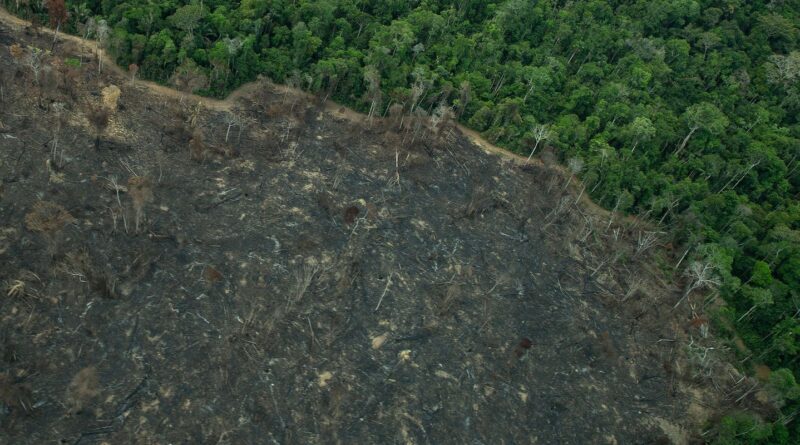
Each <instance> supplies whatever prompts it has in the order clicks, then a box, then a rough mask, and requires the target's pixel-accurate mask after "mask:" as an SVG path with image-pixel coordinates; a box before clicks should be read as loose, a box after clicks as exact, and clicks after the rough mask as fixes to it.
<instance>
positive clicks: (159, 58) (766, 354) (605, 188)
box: [4, 0, 800, 443]
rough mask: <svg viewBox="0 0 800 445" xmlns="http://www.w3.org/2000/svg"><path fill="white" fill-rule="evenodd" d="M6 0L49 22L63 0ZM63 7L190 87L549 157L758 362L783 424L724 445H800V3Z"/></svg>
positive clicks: (631, 0) (723, 430)
mask: <svg viewBox="0 0 800 445" xmlns="http://www.w3.org/2000/svg"><path fill="white" fill-rule="evenodd" d="M4 3H5V6H6V7H7V8H9V9H10V10H11V11H14V12H16V13H17V14H19V15H20V16H23V17H27V18H38V20H39V21H40V22H41V23H47V22H48V21H49V17H48V10H47V7H48V3H57V2H31V1H30V0H4ZM66 3H67V10H68V12H69V17H68V19H67V21H66V22H65V23H64V24H63V25H62V29H64V30H66V31H69V32H72V33H75V34H80V35H83V36H86V37H89V38H95V39H98V40H99V41H100V43H101V44H102V45H104V46H105V47H106V48H107V49H108V50H110V52H111V54H113V55H114V56H115V57H116V58H117V61H118V62H119V63H120V64H121V65H123V66H128V65H130V64H136V65H137V66H138V67H139V75H140V76H143V77H145V78H148V79H152V80H156V81H159V82H163V83H165V84H173V85H175V86H177V87H179V88H182V89H184V90H193V91H196V92H199V93H201V94H207V95H213V96H222V95H224V94H225V93H226V92H228V91H230V90H231V89H233V88H235V87H236V86H238V85H240V84H242V83H244V82H247V81H251V80H253V79H255V78H256V76H257V75H258V74H263V75H266V76H267V77H269V78H271V79H273V80H274V81H276V82H283V83H289V84H292V85H295V86H299V87H302V88H304V89H307V90H311V91H313V92H317V93H319V94H321V95H324V96H330V97H332V98H334V99H335V100H337V101H339V102H342V103H346V104H349V105H351V106H354V107H356V108H358V109H361V110H363V111H365V112H366V111H369V112H372V113H383V112H385V111H386V110H388V109H389V108H391V107H392V106H395V110H397V109H398V106H402V107H403V108H402V109H403V110H404V112H407V113H418V114H424V113H428V114H433V113H436V112H441V110H442V109H443V108H444V107H442V106H441V105H443V104H444V105H447V106H450V107H451V108H452V110H453V113H454V114H455V116H457V118H458V119H459V120H460V121H461V122H463V123H464V124H466V125H468V126H470V127H472V128H474V129H476V130H479V131H481V132H482V133H483V134H484V135H485V136H486V137H487V138H489V139H490V140H492V141H495V142H496V143H498V144H500V145H503V146H505V147H508V148H509V149H511V150H514V151H517V152H519V153H521V154H523V155H529V154H530V153H531V151H533V150H534V149H537V150H538V151H537V153H535V154H534V156H535V155H537V154H538V152H541V151H542V150H541V147H543V146H552V147H555V148H556V150H557V152H558V154H559V156H560V157H561V158H562V160H563V161H565V162H566V163H568V165H569V166H570V168H572V169H573V171H574V172H576V173H578V174H579V175H580V177H581V178H582V179H583V183H584V184H585V186H586V192H587V193H589V194H590V195H591V196H592V197H593V198H594V200H595V201H597V202H599V203H601V204H602V205H604V206H605V207H607V208H609V209H616V210H618V211H623V212H629V213H633V214H637V215H642V216H645V217H647V218H649V219H650V220H652V221H654V222H658V223H659V224H661V225H662V226H663V228H664V231H665V234H664V235H663V241H664V242H671V243H672V244H673V245H675V246H680V247H676V249H678V252H677V254H676V257H679V258H681V257H682V259H683V260H682V262H681V264H680V266H679V268H678V271H679V272H676V273H680V271H685V274H684V275H685V281H686V282H687V283H688V284H687V286H690V287H691V286H694V287H704V288H705V291H706V292H707V293H708V294H709V296H710V297H709V298H715V297H716V296H719V297H721V298H722V301H724V304H715V305H712V306H713V307H715V308H717V309H714V311H715V316H714V320H715V322H714V324H713V326H714V327H715V328H716V329H717V330H718V331H722V332H723V333H722V334H721V337H723V338H729V339H730V345H731V349H732V350H733V351H735V352H736V354H737V359H738V360H739V361H740V362H739V363H740V366H741V368H742V369H743V370H744V371H746V372H752V371H753V370H754V369H755V367H756V366H764V365H765V366H767V367H769V369H770V370H771V374H770V377H769V379H770V382H769V383H768V385H771V388H773V389H774V390H776V391H779V392H780V399H782V400H779V401H778V405H779V406H782V408H781V409H780V412H779V413H777V415H775V416H774V417H773V418H770V419H765V420H764V421H756V420H754V419H755V418H754V417H752V416H749V415H747V414H741V415H738V414H733V415H730V416H728V417H726V418H725V419H724V420H723V421H722V423H721V425H719V426H718V428H717V430H718V434H717V438H716V440H717V441H718V443H800V421H798V420H795V418H796V416H797V414H798V410H799V409H800V386H798V384H797V383H796V378H797V377H798V376H800V362H798V357H799V355H798V352H800V338H799V336H800V318H799V317H800V204H798V191H799V190H800V174H798V170H799V168H798V165H799V164H798V161H800V159H798V158H800V49H798V41H800V30H798V26H800V1H798V0H773V1H762V0H753V1H745V0H626V1H621V0H613V1H597V0H588V1H566V0H539V1H536V0H508V1H485V0H383V1H376V0H316V1H311V0H242V1H232V0H199V1H195V2H186V1H175V0H123V1H111V0H102V1H99V0H89V1H67V2H66ZM51 7H52V6H51ZM56 25H57V23H56ZM437 110H438V111H437ZM684 253H686V254H685V256H684ZM673 266H674V265H669V266H667V267H669V268H670V269H671V268H672V267H673ZM720 308H721V309H720ZM762 369H763V368H762Z"/></svg>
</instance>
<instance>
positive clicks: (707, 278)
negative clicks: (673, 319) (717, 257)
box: [673, 259, 721, 309]
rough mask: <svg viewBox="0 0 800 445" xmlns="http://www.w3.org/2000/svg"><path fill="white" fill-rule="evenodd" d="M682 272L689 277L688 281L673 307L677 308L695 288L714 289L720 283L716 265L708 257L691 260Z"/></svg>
mask: <svg viewBox="0 0 800 445" xmlns="http://www.w3.org/2000/svg"><path fill="white" fill-rule="evenodd" d="M683 274H684V276H686V277H687V278H688V279H689V283H688V284H687V286H686V289H685V290H684V292H683V296H682V297H681V298H680V300H678V302H677V303H675V306H673V309H675V308H677V307H678V306H679V305H680V304H681V303H682V302H683V300H685V299H686V297H688V296H689V294H691V293H692V292H694V291H695V290H697V289H703V288H709V289H716V288H717V287H719V286H720V284H721V282H720V280H719V276H718V274H717V266H716V265H715V264H713V263H712V262H711V261H710V260H708V259H706V260H702V261H693V262H692V263H691V264H689V267H688V268H686V270H685V271H684V272H683Z"/></svg>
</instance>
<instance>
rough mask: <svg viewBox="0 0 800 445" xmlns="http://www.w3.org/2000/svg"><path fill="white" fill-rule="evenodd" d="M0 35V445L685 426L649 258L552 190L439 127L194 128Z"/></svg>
mask: <svg viewBox="0 0 800 445" xmlns="http://www.w3.org/2000/svg"><path fill="white" fill-rule="evenodd" d="M0 35H1V36H2V39H0V42H2V43H3V47H2V48H0V71H1V72H2V75H0V82H2V85H0V87H2V91H3V95H2V100H3V104H2V107H0V108H1V109H2V110H4V111H2V112H0V175H1V176H2V185H0V187H2V189H0V278H2V284H3V286H4V287H3V294H2V297H1V298H0V348H2V354H0V407H2V409H0V422H2V429H0V441H2V442H4V443H17V444H23V443H30V444H39V443H71V444H74V443H82V444H88V443H103V442H106V443H231V444H238V443H509V444H510V443H570V444H580V443H609V444H612V443H625V444H630V443H642V444H644V443H670V442H675V443H680V442H681V441H682V440H685V439H686V437H688V435H689V434H691V433H692V432H694V431H696V429H697V427H698V424H697V422H699V421H702V419H703V418H704V416H706V415H707V413H706V411H707V409H706V407H704V406H703V403H702V400H698V396H697V395H698V394H703V392H702V386H700V385H699V383H698V382H699V380H698V378H699V377H698V375H699V374H701V373H702V372H704V370H705V368H703V367H704V366H709V365H708V363H699V364H698V363H694V364H693V365H691V366H690V363H689V362H690V361H691V359H692V357H687V356H686V354H687V352H686V351H687V349H686V347H685V345H686V343H687V342H688V338H689V336H690V335H694V336H696V337H697V338H701V336H700V334H699V330H700V328H702V326H701V325H700V326H692V325H690V324H689V323H688V320H689V319H690V315H689V314H687V313H683V312H682V311H684V310H685V309H684V308H683V306H682V307H681V308H680V309H679V310H673V305H674V304H675V303H676V302H677V301H678V300H679V298H680V297H681V292H680V291H679V290H677V289H673V288H671V287H669V286H667V285H666V284H663V283H664V282H663V281H659V278H658V277H659V276H660V275H661V273H662V272H660V271H659V270H658V267H657V265H658V264H659V261H660V260H659V258H662V257H663V253H661V252H660V250H661V248H660V247H659V244H658V242H657V237H656V236H655V234H654V233H653V232H651V231H649V229H648V228H647V227H646V226H645V225H644V224H643V223H641V222H637V221H634V220H630V219H624V218H621V217H619V216H615V215H612V214H608V213H605V212H600V211H598V210H597V209H593V208H592V207H590V206H587V205H585V204H584V202H583V201H582V199H583V198H582V197H581V196H580V195H581V191H580V189H579V188H577V187H576V185H575V181H574V180H571V179H570V177H569V176H568V175H565V174H564V173H563V172H562V171H561V170H559V169H557V168H554V167H552V166H548V165H543V164H541V163H531V164H528V165H525V164H520V163H519V162H517V161H515V160H510V159H507V158H502V157H499V156H497V155H494V154H488V153H485V152H484V151H482V150H480V149H479V148H477V147H476V146H475V145H473V143H472V142H471V141H470V140H469V139H468V138H467V137H465V136H464V135H463V134H462V133H460V132H459V131H458V129H457V128H456V127H454V126H452V125H451V124H450V123H449V122H448V120H447V118H446V115H443V114H441V113H440V114H437V113H435V112H434V113H432V116H433V118H432V117H427V116H422V115H414V116H411V117H408V116H407V117H405V118H399V117H389V118H386V119H378V118H375V119H372V120H367V119H366V118H364V119H363V121H362V122H354V121H353V119H352V118H349V119H348V118H346V116H345V115H346V113H342V112H339V111H330V110H329V108H330V107H327V108H326V107H325V106H324V105H322V104H320V103H318V102H315V101H313V100H310V99H309V98H308V97H306V96H303V95H299V94H292V93H287V92H286V91H285V89H278V88H276V87H273V86H272V85H270V84H269V83H267V82H260V83H258V84H257V85H255V86H254V87H251V88H250V90H251V93H250V94H243V95H240V97H238V98H237V99H236V100H235V101H232V105H231V107H230V108H228V109H224V107H210V106H207V104H204V103H199V102H198V99H197V98H196V97H195V96H191V95H181V94H179V93H176V94H174V95H173V96H166V95H162V94H156V93H155V92H154V91H153V90H152V89H151V88H149V87H148V86H147V85H146V84H144V83H136V84H132V82H131V81H130V80H129V79H128V78H126V77H123V74H122V73H119V72H116V71H114V69H115V68H114V67H110V66H107V65H106V66H105V67H104V70H105V71H99V70H98V68H97V66H96V62H93V57H92V55H91V54H89V53H88V52H87V50H85V49H84V48H82V47H79V46H77V45H75V44H73V43H70V42H61V43H59V44H58V45H57V47H56V50H55V54H41V56H31V54H33V53H35V51H36V50H35V49H33V48H34V47H40V48H47V47H48V45H49V43H48V42H49V37H48V36H43V37H41V38H38V37H36V36H34V35H32V34H31V33H30V32H28V33H27V34H26V33H23V32H21V31H19V32H15V31H12V30H10V29H9V28H0ZM15 45H16V46H15ZM12 47H13V48H15V49H14V50H10V48H12ZM34 59H36V60H34ZM76 60H77V61H79V65H80V66H76V65H75V63H74V61H76ZM34 64H38V66H36V67H35V69H36V76H34V75H33V74H32V70H33V69H34V67H33V65H34ZM112 85H115V87H114V88H117V92H115V91H114V89H113V88H111V86H112ZM115 95H116V97H115ZM643 239H644V240H645V241H646V242H642V240H643ZM666 268H671V265H670V266H666ZM659 283H661V284H659ZM686 311H687V312H688V310H686ZM684 320H687V321H686V322H684ZM692 330H693V331H692ZM706 352H707V351H706ZM733 372H735V371H733ZM693 394H694V395H693Z"/></svg>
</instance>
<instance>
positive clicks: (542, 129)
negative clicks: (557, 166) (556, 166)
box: [525, 124, 551, 162]
mask: <svg viewBox="0 0 800 445" xmlns="http://www.w3.org/2000/svg"><path fill="white" fill-rule="evenodd" d="M550 136H551V133H550V128H549V127H548V126H547V125H544V124H537V125H535V126H534V127H533V138H534V139H535V140H536V143H535V144H534V145H533V149H532V150H531V154H529V155H528V159H527V160H526V161H525V162H531V158H532V157H533V154H534V153H536V149H537V148H538V147H539V144H540V143H541V142H542V141H546V140H548V139H550Z"/></svg>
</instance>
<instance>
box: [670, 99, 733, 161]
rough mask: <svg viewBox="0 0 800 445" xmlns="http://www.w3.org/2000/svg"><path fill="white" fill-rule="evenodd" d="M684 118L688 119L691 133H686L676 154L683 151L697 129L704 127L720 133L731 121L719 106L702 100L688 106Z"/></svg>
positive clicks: (712, 132) (687, 123) (714, 132)
mask: <svg viewBox="0 0 800 445" xmlns="http://www.w3.org/2000/svg"><path fill="white" fill-rule="evenodd" d="M683 119H684V120H685V121H686V125H688V126H689V133H687V134H686V137H684V138H683V141H681V144H680V145H679V146H678V148H677V149H676V150H675V155H676V156H677V155H679V154H680V153H681V152H682V151H683V149H684V148H685V147H686V144H687V143H688V142H689V139H691V137H692V135H694V134H695V132H697V130H700V129H702V130H706V131H708V132H709V133H711V134H720V133H722V132H723V131H724V130H725V128H727V127H728V122H729V121H728V118H727V117H726V116H725V114H724V113H723V112H722V111H720V110H719V108H717V107H716V106H714V105H713V104H710V103H708V102H701V103H699V104H696V105H692V106H690V107H689V108H687V109H686V112H685V113H683Z"/></svg>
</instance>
